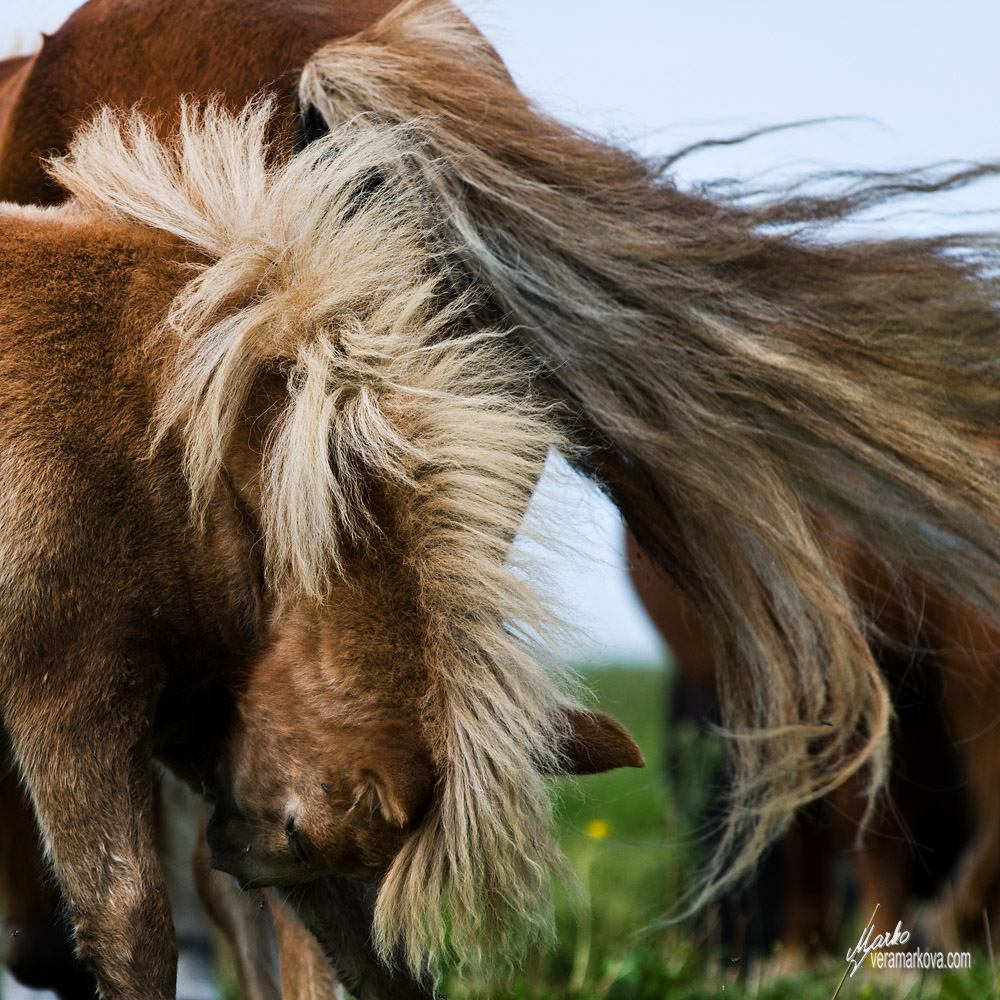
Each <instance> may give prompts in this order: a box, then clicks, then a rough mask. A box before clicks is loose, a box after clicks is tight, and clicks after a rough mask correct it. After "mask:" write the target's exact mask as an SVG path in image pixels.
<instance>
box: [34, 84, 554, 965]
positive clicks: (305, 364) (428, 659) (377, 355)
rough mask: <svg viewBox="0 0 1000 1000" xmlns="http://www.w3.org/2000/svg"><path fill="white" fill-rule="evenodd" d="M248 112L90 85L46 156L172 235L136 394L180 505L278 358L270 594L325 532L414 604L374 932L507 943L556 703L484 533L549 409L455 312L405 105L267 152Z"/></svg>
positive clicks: (198, 486) (530, 457) (88, 192)
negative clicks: (419, 814)
mask: <svg viewBox="0 0 1000 1000" xmlns="http://www.w3.org/2000/svg"><path fill="white" fill-rule="evenodd" d="M269 114H270V107H269V105H268V104H267V103H263V104H258V105H252V106H250V107H248V108H247V109H246V110H245V111H244V112H243V113H242V114H241V115H240V116H238V117H233V116H230V115H229V114H228V113H226V112H225V111H223V110H221V109H219V108H218V107H214V106H209V107H206V108H204V109H201V110H197V109H191V108H186V109H185V110H184V112H183V115H182V120H181V124H180V127H179V131H178V134H177V136H176V138H175V139H174V140H173V141H172V142H170V143H166V144H164V143H161V142H160V141H159V140H158V139H157V138H156V136H155V134H154V132H153V129H152V126H151V124H150V123H149V122H148V121H147V120H146V119H144V118H143V117H141V116H140V115H138V114H135V113H133V114H132V115H130V116H123V115H120V114H117V113H115V112H112V111H110V110H104V111H102V112H101V113H99V114H98V115H97V117H96V118H95V119H94V120H93V121H92V122H91V123H90V124H89V125H88V126H86V127H85V128H84V129H83V130H82V131H81V132H80V133H79V134H78V136H77V137H76V139H75V141H74V143H73V146H72V148H71V151H70V153H69V154H68V156H67V157H65V158H64V159H61V160H59V161H56V162H55V163H54V164H53V167H52V170H53V174H54V176H55V177H56V178H57V179H58V180H59V182H60V183H62V184H63V185H65V186H66V187H67V188H68V189H69V190H70V191H71V192H72V194H73V196H74V198H75V199H76V201H77V203H78V204H79V205H81V206H82V207H83V208H84V209H86V210H88V211H90V212H93V213H97V214H99V215H101V216H103V217H110V218H116V219H122V220H126V221H131V222H133V223H138V224H141V225H143V226H152V227H156V228H157V229H162V230H166V231H168V232H170V233H173V234H174V235H175V236H177V237H178V238H179V239H181V240H183V241H184V242H185V243H186V244H187V245H188V246H189V247H191V248H192V249H193V250H194V251H196V254H195V259H194V262H193V263H192V264H191V266H192V267H193V268H195V269H196V273H195V275H194V277H193V278H192V280H191V281H190V282H189V283H188V284H187V286H186V287H185V288H184V289H183V290H182V291H181V293H180V294H179V295H178V297H177V298H176V300H175V301H174V303H173V306H172V308H171V310H170V313H169V315H168V316H167V318H166V321H165V323H164V326H163V330H162V331H161V332H160V336H161V337H163V338H173V341H174V342H176V345H177V351H176V362H175V364H174V365H173V368H172V370H171V371H170V373H169V378H168V380H167V383H166V385H165V387H164V389H163V391H162V394H161V397H160V400H159V407H158V410H157V413H156V417H155V433H156V434H157V435H158V436H160V437H162V436H163V435H165V434H167V433H170V432H173V431H176V432H179V433H180V435H181V439H182V440H183V442H184V446H185V452H184V463H185V464H184V468H185V474H186V477H187V480H188V482H189V484H190V489H191V495H192V512H193V516H194V517H195V519H196V520H197V519H200V518H201V517H202V516H203V514H204V511H205V509H206V506H207V504H208V503H209V501H210V499H211V497H212V495H213V493H214V491H215V490H216V489H217V487H218V484H219V481H220V477H221V475H222V474H223V471H224V467H225V463H226V461H227V456H228V455H229V453H230V449H231V447H232V444H233V441H234V440H235V439H236V438H238V437H239V435H240V434H241V433H244V434H245V431H242V430H241V427H242V426H243V424H244V423H245V421H246V414H247V412H248V408H250V407H251V405H252V404H253V402H254V399H255V394H256V393H259V392H260V385H261V380H262V379H263V380H267V379H271V380H272V383H273V381H274V380H275V379H277V380H279V384H280V385H282V387H283V389H282V398H281V399H280V401H278V402H275V403H274V404H273V407H272V408H271V410H270V411H269V413H268V414H267V419H268V421H269V425H270V430H269V432H268V434H267V436H266V441H265V444H264V447H263V452H264V453H263V458H262V463H261V469H260V493H261V508H262V514H261V519H262V522H263V523H262V525H261V529H262V536H263V544H264V551H265V556H266V567H267V576H268V580H269V584H270V587H271V589H272V591H273V593H275V594H276V595H277V598H278V600H281V599H282V598H283V597H285V596H287V597H288V598H289V599H301V598H302V597H303V596H304V597H305V598H306V599H309V600H313V601H318V602H322V600H323V599H324V596H325V594H326V592H327V589H328V586H329V584H330V582H331V581H332V580H334V579H336V578H339V577H340V576H341V575H346V574H348V573H349V561H348V560H347V558H346V557H345V552H346V551H347V550H350V551H351V552H357V551H358V550H361V551H364V550H365V548H366V547H369V549H370V550H371V551H375V550H377V549H378V547H379V546H380V545H383V544H392V545H393V546H394V547H396V548H397V549H398V550H400V551H402V552H403V554H404V562H405V565H406V567H407V569H408V571H409V572H410V574H411V575H412V577H413V579H415V580H416V581H417V592H418V595H419V603H420V612H421V620H422V622H423V624H424V629H425V632H424V644H423V655H424V658H425V666H426V673H427V676H428V691H427V694H426V697H425V699H424V704H423V705H415V706H414V711H417V712H421V713H422V717H423V720H424V725H425V728H426V730H427V735H428V739H429V742H430V744H431V746H432V751H433V753H434V756H435V762H436V765H437V769H438V773H439V782H438V789H437V794H436V797H435V803H434V805H433V807H432V809H431V813H430V815H428V816H427V817H425V819H424V820H422V822H421V824H420V826H419V827H418V829H417V831H416V832H415V834H414V835H413V836H412V837H411V838H410V839H409V841H408V842H407V844H406V845H405V847H404V849H403V851H402V852H401V854H400V855H399V856H398V857H397V859H396V861H395V863H394V864H393V866H392V868H391V870H390V871H389V873H388V875H387V877H386V879H385V881H384V884H383V886H382V889H381V892H380V896H379V902H378V908H377V912H376V935H377V944H378V946H379V948H380V949H381V950H382V951H383V953H384V954H386V955H388V954H389V953H390V952H391V951H392V950H393V949H394V948H395V947H396V946H397V944H398V942H399V941H400V940H402V941H404V942H405V946H406V950H407V955H408V958H409V961H410V962H411V964H412V965H413V966H414V967H421V966H423V965H424V964H425V963H426V962H428V961H431V962H433V961H434V960H435V959H436V958H438V957H439V956H441V955H442V954H444V953H445V952H446V950H448V947H449V946H448V945H447V944H446V931H445V928H446V921H447V926H448V928H449V931H448V935H447V938H448V940H450V947H451V948H453V949H454V951H455V952H456V953H457V954H458V955H459V956H460V958H461V959H462V960H463V961H464V962H467V963H468V964H470V965H472V966H477V967H479V968H480V969H483V970H486V969H488V967H489V966H495V965H497V964H499V965H505V964H511V965H512V964H514V963H516V962H517V957H518V955H520V954H521V953H523V950H524V948H525V947H526V945H527V944H528V942H530V941H533V940H537V939H538V938H539V937H544V936H545V935H546V934H547V933H548V932H549V930H550V928H551V913H550V909H551V907H550V902H549V900H550V896H551V891H552V885H551V883H552V880H553V878H554V877H555V876H559V877H561V876H564V875H566V874H567V869H566V866H565V862H564V859H563V858H562V856H561V854H560V852H559V850H558V847H557V845H556V842H555V838H554V834H553V831H552V828H551V811H550V803H549V797H548V793H547V789H546V786H545V782H544V780H543V778H542V777H541V774H542V773H543V772H546V771H548V772H554V771H556V770H557V769H558V765H559V759H558V751H557V749H556V748H557V747H558V745H559V737H560V733H561V727H562V726H563V723H562V722H561V721H560V717H559V716H558V715H557V714H556V713H555V711H554V710H555V709H556V708H557V707H558V706H564V705H568V704H571V699H570V697H569V694H568V692H569V691H571V690H572V688H573V685H572V682H571V681H570V680H569V679H568V678H567V677H565V676H562V675H561V674H560V672H559V671H558V670H554V669H552V668H551V667H548V668H543V667H541V666H540V665H539V663H538V661H537V658H536V656H534V655H533V649H534V645H535V641H534V640H533V639H532V638H529V637H530V636H539V635H541V636H544V635H545V634H546V632H547V629H548V628H549V627H550V625H552V623H553V619H552V617H551V615H550V614H549V612H548V611H547V609H546V607H545V606H544V602H543V601H541V600H540V599H539V597H538V595H537V594H536V593H535V591H534V589H533V588H532V586H531V584H530V582H529V579H528V574H526V573H525V572H523V571H519V569H518V567H517V566H516V565H513V564H512V563H511V561H510V559H509V558H508V556H509V553H510V546H511V542H512V540H513V538H514V536H515V534H516V533H517V531H518V530H519V527H520V524H521V519H522V516H523V514H524V511H525V508H526V506H527V504H528V501H529V499H530V496H531V493H532V491H533V489H534V486H535V483H536V481H537V478H538V476H539V474H540V472H541V468H542V464H543V462H544V459H545V455H546V453H547V450H548V449H549V447H550V446H553V445H554V446H562V445H563V444H564V442H563V440H562V437H561V433H560V430H559V423H558V420H557V411H556V408H554V407H553V405H552V404H551V402H549V403H545V404H543V403H541V402H540V401H539V400H538V399H536V398H535V395H534V391H533V388H532V386H533V384H534V383H535V381H536V378H535V372H534V370H533V369H532V368H531V367H530V366H529V365H528V364H527V363H526V361H525V357H524V352H523V350H522V349H521V348H520V347H519V346H518V345H517V344H516V343H515V342H513V341H512V340H511V338H510V336H509V334H504V333H503V332H500V331H497V330H495V329H492V328H489V327H487V326H486V325H484V324H481V323H475V324H474V323H472V322H470V318H471V317H472V315H473V306H474V302H473V300H472V298H471V296H468V295H459V296H457V297H456V296H455V295H453V294H452V293H451V289H450V288H449V287H447V284H446V281H447V271H448V268H447V266H445V265H446V262H447V260H448V258H449V257H450V256H452V255H453V253H454V249H453V248H449V247H448V246H447V245H446V244H445V243H444V242H443V241H442V240H441V239H440V238H439V234H438V233H437V227H436V225H435V223H434V220H433V218H432V217H431V216H430V215H429V214H428V213H427V212H426V211H425V209H426V207H427V206H426V181H427V177H428V176H431V175H433V174H434V173H435V172H436V170H437V169H438V165H437V164H435V163H434V162H433V161H430V160H427V159H426V158H425V157H424V155H423V154H422V152H421V151H420V148H419V144H416V143H414V142H413V141H412V135H411V132H410V130H409V127H408V126H406V125H396V126H387V125H384V124H383V125H379V124H377V123H374V122H372V121H369V120H365V119H359V120H356V121H353V122H350V123H347V124H345V125H344V126H343V127H341V128H339V129H337V130H335V131H334V132H333V133H332V134H331V135H330V136H328V137H326V138H325V139H324V140H322V141H321V142H318V143H315V144H313V145H311V146H310V147H309V149H308V150H307V151H306V152H305V153H303V154H301V155H299V156H298V157H296V158H295V159H294V160H293V161H292V162H290V163H288V164H286V165H284V166H280V167H270V166H268V156H267V153H268V151H267V148H266V144H265V135H266V132H267V122H268V117H269ZM374 487H377V493H378V497H379V500H378V502H377V503H375V504H373V503H372V502H371V496H372V494H373V492H375V490H373V488H374ZM386 498H389V499H390V500H391V507H392V517H391V524H388V523H387V521H386V518H385V517H384V513H385V512H384V509H383V508H384V506H385V504H386ZM390 533H391V534H390Z"/></svg>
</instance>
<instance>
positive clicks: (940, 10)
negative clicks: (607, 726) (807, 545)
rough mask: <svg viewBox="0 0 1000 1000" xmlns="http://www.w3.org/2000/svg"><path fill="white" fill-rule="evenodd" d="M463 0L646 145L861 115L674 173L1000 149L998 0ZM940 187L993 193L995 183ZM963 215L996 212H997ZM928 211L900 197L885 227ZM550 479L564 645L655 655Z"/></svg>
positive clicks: (534, 66)
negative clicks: (825, 0) (566, 624)
mask: <svg viewBox="0 0 1000 1000" xmlns="http://www.w3.org/2000/svg"><path fill="white" fill-rule="evenodd" d="M460 2H461V5H462V6H463V7H464V8H465V9H466V10H467V11H469V12H470V13H471V14H472V16H473V18H474V19H475V20H476V22H477V23H478V24H479V25H480V27H481V28H482V29H483V30H484V32H485V33H486V34H487V36H488V37H489V38H490V39H491V40H492V41H493V43H494V44H495V45H496V47H497V48H498V49H499V51H500V53H501V55H502V56H503V57H504V58H505V59H506V61H507V63H508V65H509V67H510V69H511V71H512V73H513V74H514V77H515V78H516V79H517V81H518V82H519V84H520V85H521V87H522V88H523V89H524V90H525V91H526V92H527V93H528V94H529V95H530V96H531V97H533V98H535V99H536V100H537V101H538V102H539V103H540V104H542V105H543V106H544V107H545V108H546V109H547V110H549V111H552V112H554V113H556V114H557V115H558V116H559V117H561V118H563V119H564V120H568V121H571V122H574V123H576V124H578V125H580V126H582V127H584V128H587V129H589V130H591V131H593V132H596V133H599V134H601V135H604V136H613V137H615V138H616V139H617V140H619V141H622V142H625V143H627V144H629V145H632V146H633V147H634V148H637V149H639V150H641V151H642V152H644V153H646V154H649V155H656V154H659V153H668V152H670V151H672V150H673V149H676V148H677V147H679V146H683V145H686V144H688V143H690V142H693V141H697V140H698V139H702V138H705V137H707V136H713V137H724V136H728V135H733V134H736V133H739V132H742V131H745V130H747V129H750V128H754V127H757V126H761V125H767V124H778V123H782V122H788V121H796V120H802V119H811V118H819V117H827V116H856V117H857V118H858V119H864V120H855V121H840V122H832V123H827V124H824V125H818V126H813V127H811V128H808V129H801V130H796V131H793V132H786V133H782V134H781V135H776V136H771V137H769V138H767V139H764V140H759V141H757V142H754V143H752V144H750V145H746V146H740V147H736V148H731V149H728V150H724V151H719V152H711V153H705V154H699V155H698V156H696V157H693V158H691V160H690V161H688V162H686V163H685V164H684V166H683V170H682V173H681V181H682V182H683V183H693V182H696V181H697V180H699V179H706V178H711V177H713V176H719V175H722V176H730V177H745V176H747V175H751V174H759V173H761V172H764V171H770V170H773V169H774V168H778V169H780V170H782V171H785V172H788V171H791V172H795V171H802V170H808V169H816V168H820V169H823V168H827V167H830V166H841V167H844V166H846V167H850V166H866V167H877V168H894V167H895V168H898V167H901V166H912V165H915V164H922V163H928V162H935V161H938V160H942V159H948V158H952V157H958V158H967V159H995V158H1000V134H998V128H997V124H998V122H997V119H998V114H997V111H998V108H1000V97H998V94H1000V53H998V48H1000V0H954V2H951V3H949V4H942V3H940V0H935V2H928V0H919V2H911V3H901V2H898V0H867V2H865V0H838V2H837V3H836V4H809V3H802V2H801V0H758V2H757V3H752V4H751V3H746V2H742V0H740V2H736V0H716V2H708V0H702V2H698V3H695V2H692V0H689V2H686V3H683V4H681V3H672V2H654V0H616V2H614V3H608V2H606V0H605V2H601V3H598V2H586V0H460ZM74 6H76V4H74V3H72V2H69V3H67V2H65V0H33V2H19V0H3V3H2V9H0V45H2V44H3V41H4V40H5V41H6V43H7V47H9V46H10V45H12V44H16V43H20V47H21V48H33V47H34V44H35V39H37V32H38V31H39V30H43V29H44V30H50V31H51V30H52V29H54V28H55V27H57V26H58V25H59V23H61V21H62V20H63V19H64V18H65V16H66V14H67V13H68V12H69V11H70V10H72V9H73V7H74ZM109 44H115V41H114V40H110V39H109ZM942 205H947V206H948V207H949V208H950V209H951V210H953V211H959V210H961V211H966V210H972V209H981V208H993V209H997V208H1000V183H991V184H988V185H987V184H984V185H980V186H979V187H978V188H977V189H976V191H975V192H974V193H972V194H966V195H964V196H962V197H959V198H953V199H951V200H949V201H948V202H942ZM960 221H961V223H962V225H963V226H967V227H968V228H976V227H983V226H990V227H991V228H997V227H998V226H1000V217H997V216H993V217H985V218H984V217H982V216H980V217H978V218H963V219H961V220H960ZM943 224H944V223H942V221H941V220H940V219H935V218H928V217H927V216H925V215H923V214H921V215H915V214H912V213H910V214H902V215H900V216H899V218H898V219H896V220H894V221H893V222H892V223H891V227H893V228H894V229H895V231H899V232H902V231H912V230H913V229H914V228H917V227H939V226H941V225H943ZM550 493H551V495H552V498H551V499H550V501H549V502H548V503H547V504H545V507H546V509H547V512H546V513H544V514H543V515H542V516H543V517H544V518H545V519H546V520H547V521H548V522H549V523H550V524H552V525H554V526H555V527H556V528H558V529H559V534H560V537H561V538H562V540H563V548H564V549H567V548H570V549H573V550H575V551H573V552H570V551H564V552H563V553H562V554H561V555H560V557H559V558H558V559H557V560H555V561H553V562H551V563H550V565H549V568H548V574H547V575H548V576H549V577H550V578H551V579H552V581H553V586H554V587H555V589H556V590H557V591H559V592H560V593H561V595H562V597H563V600H564V604H565V605H566V607H567V616H568V617H569V619H570V620H571V621H573V622H575V623H576V625H577V630H576V632H577V635H578V636H579V637H580V638H579V639H578V641H577V653H578V655H583V656H589V657H604V658H609V657H620V656H638V657H643V658H654V657H656V656H658V655H659V652H658V644H657V642H656V640H655V637H654V636H653V635H652V633H651V630H650V629H649V628H648V626H646V625H645V623H644V621H643V620H642V618H641V617H640V614H639V612H638V610H637V608H636V606H635V602H634V600H633V599H632V597H631V594H630V591H629V588H628V585H627V581H626V579H625V576H624V572H623V568H622V559H621V555H620V547H619V545H620V536H621V528H620V524H619V522H618V518H617V515H616V514H615V512H614V511H613V510H612V509H611V508H610V507H609V506H608V505H607V504H606V503H605V502H604V501H602V500H601V499H600V498H599V497H598V496H597V495H596V494H595V493H594V492H593V491H591V490H589V489H584V488H582V487H578V486H574V485H572V484H565V483H563V484H561V485H559V486H558V487H555V488H553V490H551V491H550Z"/></svg>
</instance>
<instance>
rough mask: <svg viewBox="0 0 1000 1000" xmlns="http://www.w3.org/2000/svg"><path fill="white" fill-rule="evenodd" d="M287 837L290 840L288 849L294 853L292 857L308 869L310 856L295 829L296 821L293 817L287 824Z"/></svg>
mask: <svg viewBox="0 0 1000 1000" xmlns="http://www.w3.org/2000/svg"><path fill="white" fill-rule="evenodd" d="M285 837H286V838H287V840H288V849H289V850H290V851H291V852H292V856H293V857H294V858H295V860H296V861H298V863H299V864H300V865H305V866H306V868H308V867H309V855H308V854H306V849H305V847H303V846H302V839H301V838H300V837H299V834H298V831H297V830H296V829H295V819H294V818H293V817H291V816H290V817H289V818H288V822H287V823H286V824H285Z"/></svg>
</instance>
